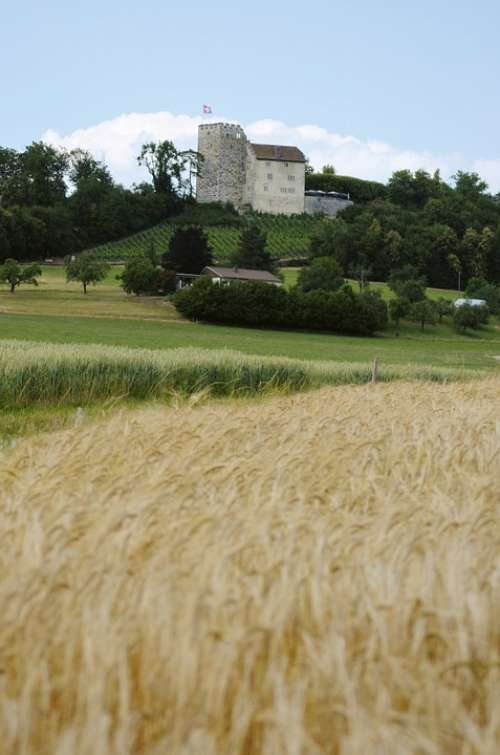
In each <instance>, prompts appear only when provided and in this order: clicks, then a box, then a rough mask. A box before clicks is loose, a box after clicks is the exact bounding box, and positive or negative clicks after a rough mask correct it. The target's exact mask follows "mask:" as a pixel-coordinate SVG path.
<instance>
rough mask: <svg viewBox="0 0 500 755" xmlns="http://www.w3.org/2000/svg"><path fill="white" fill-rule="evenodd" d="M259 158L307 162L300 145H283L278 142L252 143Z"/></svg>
mask: <svg viewBox="0 0 500 755" xmlns="http://www.w3.org/2000/svg"><path fill="white" fill-rule="evenodd" d="M252 148H253V151H254V152H255V156H256V158H257V160H279V161H280V162H288V163H305V161H306V158H305V157H304V153H303V152H301V151H300V149H299V148H298V147H281V146H278V145H276V144H252Z"/></svg>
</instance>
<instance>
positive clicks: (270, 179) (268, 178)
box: [267, 173, 273, 181]
mask: <svg viewBox="0 0 500 755" xmlns="http://www.w3.org/2000/svg"><path fill="white" fill-rule="evenodd" d="M267 180H268V181H272V180H273V174H272V173H268V174H267Z"/></svg>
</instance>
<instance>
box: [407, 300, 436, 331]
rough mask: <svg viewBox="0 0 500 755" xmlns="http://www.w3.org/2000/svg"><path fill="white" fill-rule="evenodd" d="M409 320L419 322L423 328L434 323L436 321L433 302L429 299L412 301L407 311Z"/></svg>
mask: <svg viewBox="0 0 500 755" xmlns="http://www.w3.org/2000/svg"><path fill="white" fill-rule="evenodd" d="M409 317H410V320H413V321H414V322H418V323H420V327H421V329H422V330H424V328H425V326H426V325H435V324H436V322H437V310H436V306H435V304H434V302H431V301H429V299H422V301H416V302H414V303H413V304H412V305H411V307H410V311H409Z"/></svg>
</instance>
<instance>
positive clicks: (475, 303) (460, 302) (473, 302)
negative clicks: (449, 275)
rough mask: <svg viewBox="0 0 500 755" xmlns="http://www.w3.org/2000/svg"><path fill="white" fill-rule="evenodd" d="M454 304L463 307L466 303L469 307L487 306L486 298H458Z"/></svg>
mask: <svg viewBox="0 0 500 755" xmlns="http://www.w3.org/2000/svg"><path fill="white" fill-rule="evenodd" d="M453 304H454V305H455V307H463V306H464V304H468V305H469V307H486V306H487V304H486V300H485V299H456V300H455V301H454V302H453Z"/></svg>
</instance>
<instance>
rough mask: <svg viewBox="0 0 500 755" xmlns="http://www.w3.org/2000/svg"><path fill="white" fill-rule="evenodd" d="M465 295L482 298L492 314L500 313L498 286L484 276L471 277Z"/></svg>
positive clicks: (470, 297) (471, 297)
mask: <svg viewBox="0 0 500 755" xmlns="http://www.w3.org/2000/svg"><path fill="white" fill-rule="evenodd" d="M465 295H466V297H467V298H468V299H484V300H485V302H486V304H487V305H488V309H489V311H490V312H491V313H492V314H493V315H498V314H500V288H499V287H498V286H495V285H494V284H493V283H488V281H487V280H485V279H484V278H471V279H470V281H469V283H468V284H467V288H466V290H465Z"/></svg>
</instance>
